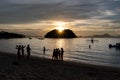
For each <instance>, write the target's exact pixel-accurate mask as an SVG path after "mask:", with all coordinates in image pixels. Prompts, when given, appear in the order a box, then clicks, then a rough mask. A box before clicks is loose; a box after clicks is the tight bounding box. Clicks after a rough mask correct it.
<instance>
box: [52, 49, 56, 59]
mask: <svg viewBox="0 0 120 80" xmlns="http://www.w3.org/2000/svg"><path fill="white" fill-rule="evenodd" d="M55 51H56V50H55V49H53V55H52V60H55V53H56V52H55Z"/></svg>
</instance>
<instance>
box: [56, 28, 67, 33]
mask: <svg viewBox="0 0 120 80" xmlns="http://www.w3.org/2000/svg"><path fill="white" fill-rule="evenodd" d="M64 29H65V28H64V27H57V30H59V32H62V31H63V30H64Z"/></svg>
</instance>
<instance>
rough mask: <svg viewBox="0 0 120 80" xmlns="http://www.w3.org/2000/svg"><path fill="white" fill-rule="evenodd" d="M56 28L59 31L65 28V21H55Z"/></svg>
mask: <svg viewBox="0 0 120 80" xmlns="http://www.w3.org/2000/svg"><path fill="white" fill-rule="evenodd" d="M55 26H56V29H57V30H59V32H62V31H63V30H64V29H66V28H65V27H66V23H65V22H55Z"/></svg>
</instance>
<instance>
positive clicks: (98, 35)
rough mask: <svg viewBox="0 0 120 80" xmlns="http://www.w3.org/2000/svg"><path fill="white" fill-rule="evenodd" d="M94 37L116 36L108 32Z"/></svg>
mask: <svg viewBox="0 0 120 80" xmlns="http://www.w3.org/2000/svg"><path fill="white" fill-rule="evenodd" d="M93 37H115V36H112V35H110V34H108V33H106V34H103V35H94V36H93Z"/></svg>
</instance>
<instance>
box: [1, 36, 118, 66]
mask: <svg viewBox="0 0 120 80" xmlns="http://www.w3.org/2000/svg"><path fill="white" fill-rule="evenodd" d="M89 40H90V38H74V39H44V40H39V39H37V38H33V39H28V38H24V39H8V40H4V39H2V40H0V51H2V52H9V53H14V54H16V52H17V50H16V49H15V47H16V44H24V45H27V44H30V46H31V48H32V55H34V56H40V57H43V53H42V49H43V46H45V47H46V48H47V51H46V55H45V57H46V58H51V56H52V52H53V49H54V48H61V47H63V48H64V50H65V52H64V60H70V61H76V62H83V63H90V64H96V65H105V66H115V67H120V50H116V49H114V48H112V49H109V48H108V45H109V44H110V43H111V44H115V43H117V42H120V38H95V40H96V41H95V42H94V43H91V42H90V41H89ZM89 45H91V49H89Z"/></svg>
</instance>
